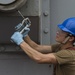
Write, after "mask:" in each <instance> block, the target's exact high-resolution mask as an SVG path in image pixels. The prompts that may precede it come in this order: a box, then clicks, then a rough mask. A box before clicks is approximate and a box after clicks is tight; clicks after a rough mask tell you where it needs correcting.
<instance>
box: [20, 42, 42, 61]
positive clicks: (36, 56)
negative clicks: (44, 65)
mask: <svg viewBox="0 0 75 75" xmlns="http://www.w3.org/2000/svg"><path fill="white" fill-rule="evenodd" d="M20 47H21V48H22V50H23V51H24V52H25V53H26V54H27V55H28V56H29V57H30V58H32V59H33V60H35V61H38V60H40V57H41V56H42V55H43V54H42V53H40V52H38V51H36V50H34V49H33V48H31V47H30V46H29V45H28V44H27V43H25V42H23V43H21V44H20Z"/></svg>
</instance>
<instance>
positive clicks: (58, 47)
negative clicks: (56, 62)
mask: <svg viewBox="0 0 75 75" xmlns="http://www.w3.org/2000/svg"><path fill="white" fill-rule="evenodd" d="M51 47H52V52H57V51H58V50H60V44H53V45H52V46H51Z"/></svg>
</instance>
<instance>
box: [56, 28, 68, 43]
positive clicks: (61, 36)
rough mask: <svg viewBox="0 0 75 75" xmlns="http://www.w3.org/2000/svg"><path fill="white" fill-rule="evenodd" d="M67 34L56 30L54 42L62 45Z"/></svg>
mask: <svg viewBox="0 0 75 75" xmlns="http://www.w3.org/2000/svg"><path fill="white" fill-rule="evenodd" d="M67 34H68V33H67V32H64V31H62V30H60V29H58V30H57V33H56V41H57V42H59V43H62V42H63V41H64V40H65V38H66V36H67Z"/></svg>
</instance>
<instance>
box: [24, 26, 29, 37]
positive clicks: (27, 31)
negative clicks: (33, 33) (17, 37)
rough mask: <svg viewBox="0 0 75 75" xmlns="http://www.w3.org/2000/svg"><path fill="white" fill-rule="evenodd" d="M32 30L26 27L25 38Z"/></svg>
mask: <svg viewBox="0 0 75 75" xmlns="http://www.w3.org/2000/svg"><path fill="white" fill-rule="evenodd" d="M29 31H30V28H27V27H25V32H24V33H23V37H24V38H25V37H26V36H27V35H28V33H29Z"/></svg>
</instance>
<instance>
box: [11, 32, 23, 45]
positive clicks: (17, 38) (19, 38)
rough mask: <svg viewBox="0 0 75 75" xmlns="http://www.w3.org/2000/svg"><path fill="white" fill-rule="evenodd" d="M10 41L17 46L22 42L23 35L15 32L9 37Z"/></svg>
mask: <svg viewBox="0 0 75 75" xmlns="http://www.w3.org/2000/svg"><path fill="white" fill-rule="evenodd" d="M11 40H12V41H13V42H15V43H16V44H17V45H20V44H21V43H22V42H23V41H24V40H23V35H22V34H21V33H20V32H15V33H14V34H13V35H12V36H11Z"/></svg>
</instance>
